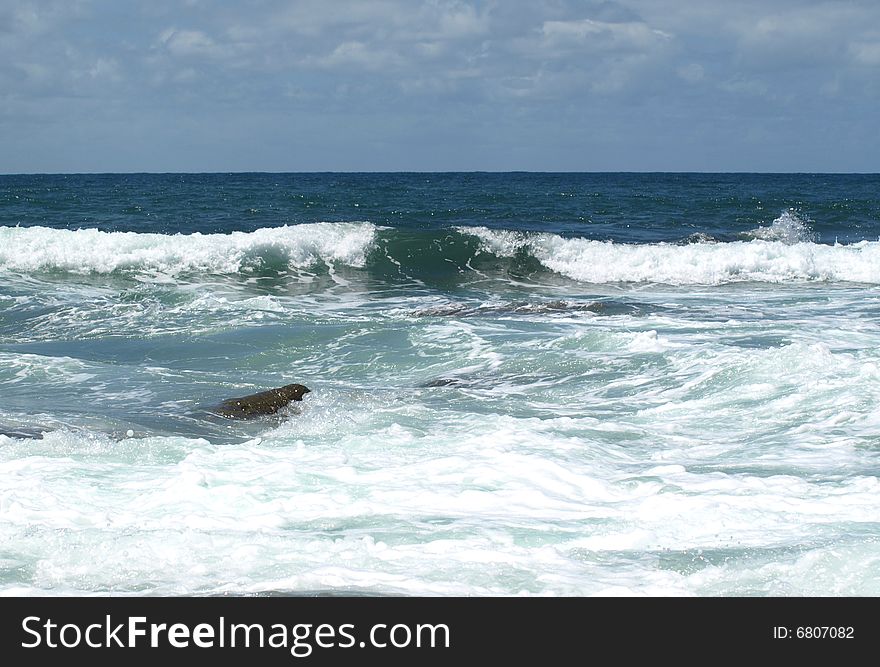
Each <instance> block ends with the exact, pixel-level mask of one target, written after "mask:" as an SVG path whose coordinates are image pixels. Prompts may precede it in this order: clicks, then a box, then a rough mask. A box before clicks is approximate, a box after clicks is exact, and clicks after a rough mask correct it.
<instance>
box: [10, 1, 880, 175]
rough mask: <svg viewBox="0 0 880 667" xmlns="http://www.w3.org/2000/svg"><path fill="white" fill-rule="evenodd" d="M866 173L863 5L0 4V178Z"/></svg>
mask: <svg viewBox="0 0 880 667" xmlns="http://www.w3.org/2000/svg"><path fill="white" fill-rule="evenodd" d="M878 160H880V1H878V0H834V1H811V0H737V1H734V0H619V1H608V2H592V1H583V0H473V1H470V0H468V1H466V0H299V1H297V0H287V1H282V0H253V1H250V2H245V1H242V0H237V1H234V2H233V1H225V2H224V1H221V0H186V1H185V0H178V1H176V2H172V1H170V0H150V1H144V2H122V1H119V0H43V1H36V0H35V1H24V0H0V173H33V172H137V171H147V172H204V171H211V172H218V171H219V172H224V171H477V170H479V171H511V170H526V171H764V172H766V171H780V172H792V171H793V172H817V171H828V172H840V171H842V172H877V171H880V164H878Z"/></svg>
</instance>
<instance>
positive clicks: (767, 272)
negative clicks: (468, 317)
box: [459, 227, 880, 285]
mask: <svg viewBox="0 0 880 667" xmlns="http://www.w3.org/2000/svg"><path fill="white" fill-rule="evenodd" d="M459 231H460V232H461V233H463V234H470V235H473V236H476V237H477V238H478V239H479V240H480V250H481V251H482V252H486V253H491V254H494V255H496V256H498V257H513V256H514V255H515V254H517V253H520V252H526V253H528V254H530V255H532V256H533V257H535V259H537V260H538V261H539V262H540V263H541V264H542V265H543V266H544V267H546V268H548V269H550V270H552V271H555V272H556V273H559V274H562V275H564V276H567V277H569V278H573V279H574V280H577V281H580V282H587V283H625V282H639V283H642V282H644V283H664V284H669V285H718V284H722V283H729V282H768V283H782V282H788V281H824V282H859V283H874V284H876V283H880V242H876V241H861V242H859V243H856V244H853V245H846V246H844V245H833V246H831V245H823V244H818V243H809V242H796V243H791V242H788V241H781V240H773V241H767V240H762V239H755V240H752V241H734V242H731V243H693V244H687V245H678V244H669V243H653V244H626V243H614V242H613V241H593V240H589V239H585V238H565V237H562V236H559V235H556V234H546V233H532V234H529V233H523V232H513V231H507V230H492V229H488V228H486V227H460V228H459Z"/></svg>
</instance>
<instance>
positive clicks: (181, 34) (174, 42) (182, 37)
mask: <svg viewBox="0 0 880 667" xmlns="http://www.w3.org/2000/svg"><path fill="white" fill-rule="evenodd" d="M159 43H160V44H161V45H162V46H164V47H165V48H166V49H167V50H168V52H169V53H171V54H172V55H174V56H178V57H182V58H192V57H195V58H220V57H223V56H224V55H225V54H226V51H225V50H224V49H223V48H222V47H220V46H219V45H218V44H217V43H216V42H215V41H214V40H213V39H211V38H210V37H209V36H208V35H206V34H205V33H204V32H202V31H201V30H178V29H177V28H166V29H165V30H163V31H162V32H161V33H160V34H159Z"/></svg>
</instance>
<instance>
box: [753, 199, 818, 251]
mask: <svg viewBox="0 0 880 667" xmlns="http://www.w3.org/2000/svg"><path fill="white" fill-rule="evenodd" d="M810 222H811V221H810V219H809V218H806V217H804V216H803V215H802V214H800V213H798V212H797V211H795V210H794V209H793V208H790V209H788V210H787V211H783V212H782V214H781V215H780V216H779V217H778V218H776V219H775V220H774V221H773V222H772V223H771V224H770V226H769V227H758V228H756V229H753V230H751V231H750V232H747V233H746V236H750V237H751V238H755V239H762V240H764V241H781V242H783V243H788V244H793V243H803V242H809V241H815V240H816V235H815V233H814V232H813V230H812V229H811V228H810Z"/></svg>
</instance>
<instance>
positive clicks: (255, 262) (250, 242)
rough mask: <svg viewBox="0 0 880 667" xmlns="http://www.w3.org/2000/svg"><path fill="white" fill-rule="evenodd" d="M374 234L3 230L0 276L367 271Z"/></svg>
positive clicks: (326, 229) (298, 229)
mask: <svg viewBox="0 0 880 667" xmlns="http://www.w3.org/2000/svg"><path fill="white" fill-rule="evenodd" d="M376 229H377V228H376V226H375V225H373V224H371V223H369V222H332V223H331V222H318V223H313V224H302V225H292V226H285V227H273V228H264V229H258V230H256V231H253V232H232V233H231V234H200V233H195V234H173V235H169V234H140V233H135V232H104V231H100V230H97V229H78V230H66V229H49V228H46V227H0V271H2V270H5V271H15V272H22V273H30V272H35V271H49V270H55V271H66V272H69V273H78V274H87V273H99V274H104V273H112V272H114V271H120V270H134V271H136V272H139V273H154V274H160V275H164V276H168V275H177V274H180V273H186V272H208V273H219V274H230V273H237V272H239V271H241V270H243V269H244V270H246V269H254V268H260V266H261V264H263V262H264V261H267V260H268V261H270V262H271V261H280V262H282V263H283V264H285V265H286V266H287V267H288V268H306V267H309V266H314V265H318V264H321V263H324V264H327V265H329V266H332V264H333V263H340V264H346V265H350V266H363V265H364V263H365V262H366V253H367V251H368V250H369V248H370V247H371V245H372V243H373V239H374V237H375V234H376Z"/></svg>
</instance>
